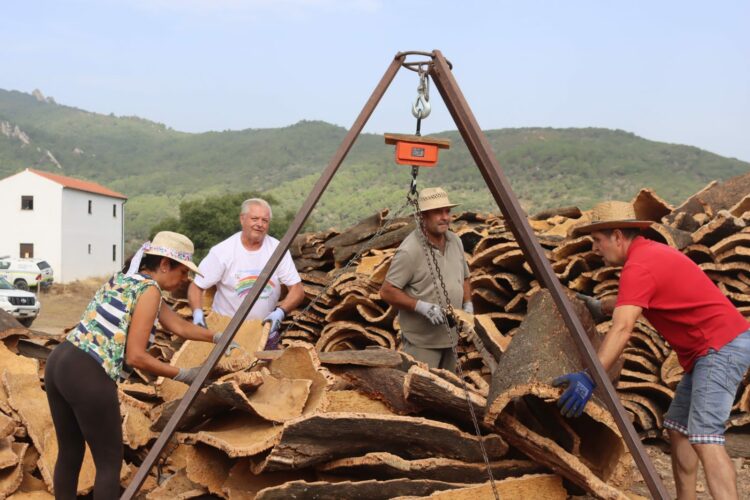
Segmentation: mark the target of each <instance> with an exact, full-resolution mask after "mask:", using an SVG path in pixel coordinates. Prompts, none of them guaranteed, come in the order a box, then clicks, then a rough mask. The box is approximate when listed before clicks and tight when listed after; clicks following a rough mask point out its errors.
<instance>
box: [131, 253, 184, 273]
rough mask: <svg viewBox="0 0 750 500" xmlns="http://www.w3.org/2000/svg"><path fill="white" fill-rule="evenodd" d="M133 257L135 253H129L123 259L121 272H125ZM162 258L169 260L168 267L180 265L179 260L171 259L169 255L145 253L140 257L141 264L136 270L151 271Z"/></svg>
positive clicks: (172, 267) (157, 265)
mask: <svg viewBox="0 0 750 500" xmlns="http://www.w3.org/2000/svg"><path fill="white" fill-rule="evenodd" d="M133 257H135V254H133V255H131V256H130V257H128V258H127V259H126V260H125V264H124V265H123V266H122V272H126V271H127V270H128V268H129V267H130V263H131V262H132V261H133ZM162 259H167V260H168V261H169V269H174V268H175V267H177V266H179V265H180V262H177V261H176V260H172V259H170V258H169V257H165V256H163V255H151V254H149V253H145V254H143V257H142V258H141V265H140V267H139V268H138V270H139V271H141V270H143V269H148V270H149V271H153V270H155V269H156V268H158V267H159V264H161V260H162Z"/></svg>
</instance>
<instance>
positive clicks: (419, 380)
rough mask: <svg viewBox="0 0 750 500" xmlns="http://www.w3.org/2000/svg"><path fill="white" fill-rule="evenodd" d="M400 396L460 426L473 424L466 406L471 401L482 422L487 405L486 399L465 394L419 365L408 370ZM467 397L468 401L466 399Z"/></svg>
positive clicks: (469, 392)
mask: <svg viewBox="0 0 750 500" xmlns="http://www.w3.org/2000/svg"><path fill="white" fill-rule="evenodd" d="M403 393H404V396H405V398H406V400H407V401H408V402H410V403H411V404H413V405H415V406H416V407H418V408H423V409H426V410H430V412H434V413H436V414H438V415H442V416H445V417H448V418H449V419H451V420H457V421H459V422H463V423H471V422H472V420H471V413H470V411H469V406H468V405H469V402H470V403H471V405H472V407H473V408H474V414H475V415H476V416H477V419H478V420H479V422H480V423H483V417H484V408H485V406H486V404H487V400H486V399H485V398H483V397H482V396H480V395H478V394H476V393H474V392H472V391H467V392H464V390H463V387H462V386H459V385H455V384H453V383H451V382H449V381H447V380H445V379H443V378H441V377H439V376H438V375H436V374H435V373H432V372H430V371H428V370H425V369H424V368H421V367H419V366H412V367H411V368H410V369H409V372H408V373H407V375H406V379H405V381H404V385H403ZM467 393H468V395H467ZM467 397H468V398H469V402H467V400H466V398H467Z"/></svg>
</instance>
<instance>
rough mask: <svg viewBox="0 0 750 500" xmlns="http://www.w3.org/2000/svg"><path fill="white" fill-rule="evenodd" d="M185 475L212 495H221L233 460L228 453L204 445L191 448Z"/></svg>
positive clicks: (188, 453)
mask: <svg viewBox="0 0 750 500" xmlns="http://www.w3.org/2000/svg"><path fill="white" fill-rule="evenodd" d="M186 461H187V467H186V469H185V474H186V476H187V478H188V479H189V480H190V481H192V482H193V483H195V484H198V485H200V486H202V487H203V488H205V489H207V490H208V491H209V492H210V493H213V494H215V495H221V489H222V487H223V485H224V481H226V479H227V477H228V476H229V470H230V469H231V468H232V465H233V463H232V459H230V458H229V457H228V456H227V455H226V453H224V452H223V451H220V450H217V449H216V448H213V447H210V446H206V445H203V444H196V445H195V446H191V447H190V448H189V449H188V452H187V457H186Z"/></svg>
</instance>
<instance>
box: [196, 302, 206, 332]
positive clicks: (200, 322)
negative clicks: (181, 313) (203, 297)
mask: <svg viewBox="0 0 750 500" xmlns="http://www.w3.org/2000/svg"><path fill="white" fill-rule="evenodd" d="M193 324H194V325H198V326H202V327H203V328H206V319H205V318H204V317H203V309H201V308H200V307H196V308H195V309H193Z"/></svg>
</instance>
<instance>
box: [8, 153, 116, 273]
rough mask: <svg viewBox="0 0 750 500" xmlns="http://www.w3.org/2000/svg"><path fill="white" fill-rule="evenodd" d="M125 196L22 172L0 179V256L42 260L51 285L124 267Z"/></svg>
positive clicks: (65, 179)
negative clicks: (52, 280)
mask: <svg viewBox="0 0 750 500" xmlns="http://www.w3.org/2000/svg"><path fill="white" fill-rule="evenodd" d="M126 201H127V197H126V196H125V195H122V194H120V193H117V192H115V191H112V190H111V189H107V188H105V187H104V186H101V185H99V184H96V183H94V182H88V181H82V180H80V179H73V178H72V177H65V176H62V175H57V174H51V173H49V172H42V171H40V170H34V169H30V168H27V169H26V170H24V171H23V172H19V173H17V174H15V175H11V176H10V177H6V178H5V179H2V180H0V217H1V218H0V256H2V255H9V256H10V257H34V258H40V259H44V260H46V261H47V262H48V263H49V264H50V265H51V266H52V269H53V270H54V273H55V282H58V283H66V282H70V281H74V280H77V279H85V278H90V277H95V276H105V275H108V274H111V273H113V272H115V271H116V270H118V269H120V268H121V267H122V265H123V245H124V243H125V234H124V233H125V224H124V217H123V215H124V214H123V209H124V206H125V202H126Z"/></svg>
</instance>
